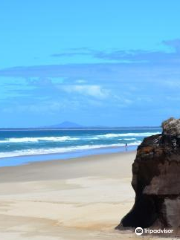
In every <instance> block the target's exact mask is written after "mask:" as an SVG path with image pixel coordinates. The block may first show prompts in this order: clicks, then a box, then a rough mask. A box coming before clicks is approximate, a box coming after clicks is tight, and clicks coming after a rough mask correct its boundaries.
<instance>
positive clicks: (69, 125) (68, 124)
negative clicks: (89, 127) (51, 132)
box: [45, 121, 83, 129]
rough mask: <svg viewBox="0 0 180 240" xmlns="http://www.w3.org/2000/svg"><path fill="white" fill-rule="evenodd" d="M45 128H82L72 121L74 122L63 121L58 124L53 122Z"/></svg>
mask: <svg viewBox="0 0 180 240" xmlns="http://www.w3.org/2000/svg"><path fill="white" fill-rule="evenodd" d="M45 128H66V129H67V128H83V126H81V125H79V124H77V123H74V122H69V121H65V122H62V123H60V124H55V125H52V126H48V127H45Z"/></svg>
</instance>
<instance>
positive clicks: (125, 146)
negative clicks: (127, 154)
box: [125, 143, 128, 151]
mask: <svg viewBox="0 0 180 240" xmlns="http://www.w3.org/2000/svg"><path fill="white" fill-rule="evenodd" d="M127 147H128V145H127V143H125V148H126V151H127Z"/></svg>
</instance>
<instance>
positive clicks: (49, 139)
mask: <svg viewBox="0 0 180 240" xmlns="http://www.w3.org/2000/svg"><path fill="white" fill-rule="evenodd" d="M75 140H79V138H76V137H69V136H63V137H31V138H30V137H29V138H28V137H25V138H9V139H5V140H1V141H0V143H23V142H34V143H37V142H40V141H46V142H64V141H75Z"/></svg>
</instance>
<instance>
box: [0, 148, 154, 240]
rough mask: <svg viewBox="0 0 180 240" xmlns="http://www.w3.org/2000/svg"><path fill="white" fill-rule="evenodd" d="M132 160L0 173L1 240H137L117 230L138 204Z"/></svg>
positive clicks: (115, 157) (114, 157)
mask: <svg viewBox="0 0 180 240" xmlns="http://www.w3.org/2000/svg"><path fill="white" fill-rule="evenodd" d="M134 158H135V152H127V153H115V154H106V155H98V156H89V157H83V158H78V159H71V160H60V161H59V160H58V161H48V162H40V163H31V164H27V165H23V166H17V167H5V168H0V240H90V239H93V240H119V239H123V240H126V239H139V238H140V237H139V236H136V235H135V234H134V233H133V232H131V231H123V232H120V231H117V230H114V228H115V227H116V225H118V223H119V221H120V219H121V218H122V217H123V216H124V215H125V214H126V213H127V212H128V211H129V210H130V209H131V207H132V205H133V202H134V192H133V189H132V188H131V178H132V174H131V165H132V162H133V160H134ZM143 239H150V238H149V237H143ZM154 239H155V238H154Z"/></svg>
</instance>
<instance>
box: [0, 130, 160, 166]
mask: <svg viewBox="0 0 180 240" xmlns="http://www.w3.org/2000/svg"><path fill="white" fill-rule="evenodd" d="M160 132H161V129H160V128H138V129H137V128H128V129H103V130H102V129H101V130H100V129H96V130H88V129H85V130H83V129H81V130H58V129H57V130H55V129H54V130H52V129H50V130H44V129H43V130H0V166H1V167H2V166H12V165H18V164H24V163H27V162H33V161H45V160H52V159H69V158H74V157H79V156H86V155H93V154H101V153H112V152H120V151H130V150H135V149H136V148H137V146H138V145H139V144H140V143H141V142H142V140H143V138H144V137H148V136H151V135H154V134H158V133H160ZM126 144H127V147H126Z"/></svg>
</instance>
